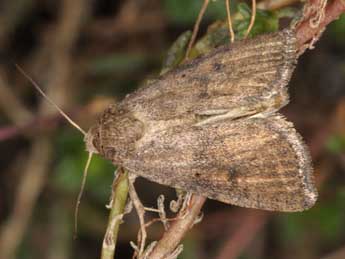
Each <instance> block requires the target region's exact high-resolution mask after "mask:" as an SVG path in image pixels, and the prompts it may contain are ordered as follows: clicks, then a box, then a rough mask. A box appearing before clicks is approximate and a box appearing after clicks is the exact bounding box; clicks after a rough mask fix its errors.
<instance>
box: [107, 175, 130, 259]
mask: <svg viewBox="0 0 345 259" xmlns="http://www.w3.org/2000/svg"><path fill="white" fill-rule="evenodd" d="M118 173H119V176H118V177H117V178H116V179H115V180H114V183H113V197H112V201H111V211H110V215H109V220H108V226H107V230H106V233H105V235H104V240H103V246H102V255H101V259H113V258H114V254H115V248H116V241H117V235H118V232H119V228H120V224H121V223H122V217H123V213H124V209H125V206H126V202H127V197H128V173H127V172H125V171H123V170H122V169H119V170H118Z"/></svg>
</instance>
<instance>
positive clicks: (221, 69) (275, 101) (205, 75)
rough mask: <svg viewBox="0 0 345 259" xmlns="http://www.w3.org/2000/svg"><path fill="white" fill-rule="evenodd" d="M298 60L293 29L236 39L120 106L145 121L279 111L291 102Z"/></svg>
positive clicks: (169, 74) (172, 73)
mask: <svg viewBox="0 0 345 259" xmlns="http://www.w3.org/2000/svg"><path fill="white" fill-rule="evenodd" d="M295 62H296V38H295V36H294V33H292V32H291V31H290V30H283V31H280V32H276V33H272V34H266V35H260V36H258V37H256V38H254V39H246V40H242V41H237V42H235V43H232V44H231V45H228V46H223V47H220V48H218V49H215V50H214V51H212V52H211V53H209V54H208V55H205V56H202V57H200V58H197V59H195V60H192V61H190V62H189V63H186V64H185V65H182V66H181V67H180V68H178V69H176V70H174V71H171V72H169V73H167V74H166V75H164V76H162V77H160V78H158V79H157V80H156V81H154V82H152V83H150V84H148V85H147V86H146V87H143V88H141V89H139V90H138V91H136V92H134V93H133V94H130V95H129V96H127V98H125V100H124V101H123V102H122V103H121V108H123V109H125V110H128V111H131V112H134V113H135V114H136V116H138V117H139V118H142V119H143V120H146V121H147V120H154V121H156V120H162V119H164V120H169V119H174V118H176V117H179V116H183V115H185V114H188V115H189V116H191V115H195V114H196V115H217V114H225V113H230V115H231V116H230V117H241V116H243V115H248V114H254V113H259V112H262V111H266V110H267V111H275V110H277V109H279V108H281V107H282V106H284V105H285V104H286V103H287V102H288V95H287V92H286V87H285V86H286V85H287V83H288V81H289V79H290V76H291V74H292V71H293V69H294V67H295Z"/></svg>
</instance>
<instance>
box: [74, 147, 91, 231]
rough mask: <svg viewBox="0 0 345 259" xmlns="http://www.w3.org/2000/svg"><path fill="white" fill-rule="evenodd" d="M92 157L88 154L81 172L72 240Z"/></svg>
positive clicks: (76, 227) (76, 228) (76, 229)
mask: <svg viewBox="0 0 345 259" xmlns="http://www.w3.org/2000/svg"><path fill="white" fill-rule="evenodd" d="M92 155H93V153H92V152H89V156H88V158H87V161H86V165H85V168H84V172H83V180H82V182H81V186H80V190H79V194H78V198H77V203H76V205H75V210H74V238H76V237H77V233H78V214H79V205H80V201H81V198H82V196H83V193H84V189H85V184H86V178H87V172H88V170H89V166H90V163H91V159H92Z"/></svg>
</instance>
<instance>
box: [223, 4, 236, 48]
mask: <svg viewBox="0 0 345 259" xmlns="http://www.w3.org/2000/svg"><path fill="white" fill-rule="evenodd" d="M225 7H226V17H227V20H228V29H229V35H230V41H231V42H234V41H235V33H234V29H233V28H232V22H231V12H230V0H225Z"/></svg>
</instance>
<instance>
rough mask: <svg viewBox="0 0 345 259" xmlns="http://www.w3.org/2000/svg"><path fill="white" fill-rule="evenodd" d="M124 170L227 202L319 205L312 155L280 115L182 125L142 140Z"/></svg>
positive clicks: (293, 207) (295, 207)
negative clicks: (199, 124) (317, 202)
mask: <svg viewBox="0 0 345 259" xmlns="http://www.w3.org/2000/svg"><path fill="white" fill-rule="evenodd" d="M123 166H124V167H125V168H127V169H128V170H130V171H131V172H135V173H136V174H139V175H141V176H143V177H145V178H147V179H149V180H152V181H154V182H158V183H161V184H165V185H169V186H172V187H175V188H180V189H183V190H187V191H191V192H194V193H197V194H200V195H204V196H207V197H208V198H211V199H216V200H219V201H222V202H225V203H230V204H234V205H238V206H242V207H250V208H258V209H265V210H274V211H301V210H305V209H307V208H310V207H311V206H312V205H313V204H314V203H315V201H316V197H317V192H316V189H315V187H314V180H313V175H312V168H311V162H310V159H309V155H308V151H307V149H306V148H305V147H304V144H303V142H302V141H301V138H300V136H299V135H298V133H296V131H295V130H294V128H293V127H292V124H291V123H289V122H287V121H286V120H285V119H284V118H283V117H282V116H280V115H276V114H274V115H271V116H269V117H267V118H259V117H248V118H245V119H241V120H238V121H235V122H231V121H226V120H225V121H219V122H216V123H212V124H206V125H202V126H193V127H189V126H185V125H181V126H176V127H174V128H169V129H166V130H164V131H161V132H159V133H156V134H155V135H154V136H147V138H146V139H142V140H141V141H140V142H139V144H138V146H137V150H136V153H135V154H134V155H133V156H132V157H128V159H125V160H124V161H123Z"/></svg>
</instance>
